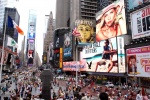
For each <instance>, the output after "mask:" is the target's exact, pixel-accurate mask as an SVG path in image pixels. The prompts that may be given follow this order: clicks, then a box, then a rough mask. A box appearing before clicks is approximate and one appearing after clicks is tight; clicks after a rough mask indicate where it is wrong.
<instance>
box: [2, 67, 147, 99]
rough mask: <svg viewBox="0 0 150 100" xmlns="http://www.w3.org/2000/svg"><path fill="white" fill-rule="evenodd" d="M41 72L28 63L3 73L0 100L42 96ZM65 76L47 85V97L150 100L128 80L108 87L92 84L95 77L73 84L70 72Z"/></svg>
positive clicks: (79, 80)
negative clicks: (49, 94) (49, 85)
mask: <svg viewBox="0 0 150 100" xmlns="http://www.w3.org/2000/svg"><path fill="white" fill-rule="evenodd" d="M41 73H42V71H40V70H38V69H37V68H35V67H28V68H20V69H18V70H16V71H15V72H14V73H13V74H12V75H5V76H3V79H2V82H1V86H0V90H1V92H0V93H1V96H2V95H4V96H2V98H1V100H44V99H42V81H41V79H40V74H41ZM65 78H66V79H67V80H66V79H65V80H60V79H58V78H56V76H54V78H53V82H52V83H51V87H50V88H51V98H50V100H150V99H149V95H148V94H147V91H146V89H144V88H142V89H141V88H139V87H132V86H129V85H127V84H123V85H118V86H115V87H113V88H109V87H106V86H104V85H97V84H95V81H96V79H95V78H94V77H90V78H88V77H85V78H82V77H80V78H79V79H78V86H76V81H75V78H73V76H67V77H65ZM63 83H64V84H63ZM56 88H58V89H56ZM6 94H9V95H7V96H6Z"/></svg>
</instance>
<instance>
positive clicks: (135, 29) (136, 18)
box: [131, 6, 150, 39]
mask: <svg viewBox="0 0 150 100" xmlns="http://www.w3.org/2000/svg"><path fill="white" fill-rule="evenodd" d="M149 11H150V6H147V7H145V8H142V9H140V10H138V11H135V12H133V13H132V14H131V30H132V38H133V39H137V38H141V37H146V36H150V20H149V19H150V14H149Z"/></svg>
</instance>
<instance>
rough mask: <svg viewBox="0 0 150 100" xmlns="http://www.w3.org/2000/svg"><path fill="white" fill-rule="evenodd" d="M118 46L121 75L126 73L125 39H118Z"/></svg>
mask: <svg viewBox="0 0 150 100" xmlns="http://www.w3.org/2000/svg"><path fill="white" fill-rule="evenodd" d="M117 41H118V42H117V45H118V68H119V73H125V71H126V70H125V50H124V38H123V37H117Z"/></svg>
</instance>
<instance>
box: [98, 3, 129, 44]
mask: <svg viewBox="0 0 150 100" xmlns="http://www.w3.org/2000/svg"><path fill="white" fill-rule="evenodd" d="M126 33H127V30H126V18H125V7H124V0H117V1H115V2H114V3H112V4H110V5H109V6H107V7H106V8H104V9H103V10H101V11H99V12H98V13H96V41H97V42H99V41H101V40H105V39H108V38H112V37H116V36H119V35H123V34H126Z"/></svg>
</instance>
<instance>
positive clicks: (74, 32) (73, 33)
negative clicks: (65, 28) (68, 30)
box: [72, 28, 81, 37]
mask: <svg viewBox="0 0 150 100" xmlns="http://www.w3.org/2000/svg"><path fill="white" fill-rule="evenodd" d="M72 35H74V36H76V37H78V36H81V34H80V33H79V32H78V31H77V28H75V29H74V30H73V32H72Z"/></svg>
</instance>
